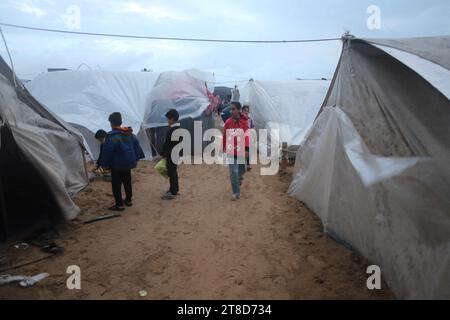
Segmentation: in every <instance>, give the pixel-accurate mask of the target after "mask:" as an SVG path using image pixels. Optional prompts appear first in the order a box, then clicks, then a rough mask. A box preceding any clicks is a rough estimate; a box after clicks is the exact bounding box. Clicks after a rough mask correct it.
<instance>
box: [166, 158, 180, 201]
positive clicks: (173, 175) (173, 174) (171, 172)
mask: <svg viewBox="0 0 450 320" xmlns="http://www.w3.org/2000/svg"><path fill="white" fill-rule="evenodd" d="M167 175H168V176H169V181H170V190H169V191H170V193H171V194H173V195H174V196H176V195H177V194H178V191H179V188H178V172H177V165H176V164H175V163H173V162H172V161H171V160H168V161H167Z"/></svg>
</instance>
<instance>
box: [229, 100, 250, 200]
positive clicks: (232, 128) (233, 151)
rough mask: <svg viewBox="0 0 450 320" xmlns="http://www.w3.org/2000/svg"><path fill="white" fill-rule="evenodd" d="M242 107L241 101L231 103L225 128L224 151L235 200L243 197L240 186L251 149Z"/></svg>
mask: <svg viewBox="0 0 450 320" xmlns="http://www.w3.org/2000/svg"><path fill="white" fill-rule="evenodd" d="M241 109H242V107H241V104H240V103H239V102H232V103H231V118H229V119H228V120H227V121H226V122H225V126H224V129H223V152H224V154H225V155H226V159H227V163H228V166H229V172H230V181H231V188H232V190H233V195H232V200H233V201H236V200H238V199H239V198H240V197H241V190H240V186H241V184H242V181H243V180H244V173H245V158H246V157H247V156H248V151H249V139H248V135H247V131H248V121H247V119H246V118H245V117H244V116H243V115H242V114H241Z"/></svg>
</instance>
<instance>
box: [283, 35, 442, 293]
mask: <svg viewBox="0 0 450 320" xmlns="http://www.w3.org/2000/svg"><path fill="white" fill-rule="evenodd" d="M441 40H442V39H440V38H439V39H436V41H441ZM430 41H431V42H432V40H428V41H427V42H430ZM432 56H434V57H436V55H432ZM416 59H423V58H422V57H416ZM423 65H426V64H421V66H423ZM433 68H434V67H433ZM422 71H423V69H422ZM425 71H427V70H425ZM427 74H429V75H430V74H432V72H427ZM433 82H434V81H433V79H431V81H430V80H427V79H425V78H424V77H422V76H421V75H419V73H418V72H416V71H415V70H414V69H411V68H410V67H408V66H406V65H405V64H404V63H402V61H401V60H400V59H396V58H395V56H394V55H390V54H388V53H387V52H386V51H384V50H380V48H378V47H377V46H376V45H373V44H370V43H368V42H366V41H364V40H360V39H345V40H344V46H343V52H342V56H341V59H340V62H339V66H338V69H337V71H336V74H335V77H334V79H333V83H332V85H331V87H330V92H329V93H328V95H327V98H326V100H325V103H324V105H325V106H339V107H324V108H323V109H322V112H321V114H320V116H319V117H318V118H317V120H316V121H315V123H314V125H313V126H312V128H311V129H310V131H309V132H308V134H307V135H306V137H305V140H304V141H303V143H302V145H301V147H300V149H299V151H298V153H297V160H296V173H295V175H294V179H293V181H292V184H291V186H290V188H289V194H290V195H292V196H294V197H296V198H298V199H299V200H301V201H303V202H305V203H306V204H307V205H308V207H309V208H311V209H312V210H313V211H314V212H315V213H316V214H317V215H318V216H319V217H320V218H321V220H322V222H323V225H324V228H325V231H326V232H327V233H329V234H330V235H331V236H333V237H334V238H335V239H337V240H338V241H341V242H343V243H345V244H347V245H348V246H350V247H352V248H354V249H355V250H356V251H358V252H359V253H361V254H362V255H364V256H365V257H367V258H368V259H369V260H370V261H371V262H372V263H374V264H377V265H379V266H380V267H381V270H382V275H383V276H384V279H385V280H386V282H387V283H388V285H389V286H390V288H391V289H392V291H393V293H394V294H395V295H396V296H397V297H398V298H406V299H449V298H450V285H449V284H450V199H449V197H448V195H449V194H450V168H449V166H448V164H449V163H450V140H449V139H450V126H449V124H450V101H449V100H448V98H447V97H446V96H445V94H443V93H442V92H440V91H439V90H437V88H436V86H435V85H433Z"/></svg>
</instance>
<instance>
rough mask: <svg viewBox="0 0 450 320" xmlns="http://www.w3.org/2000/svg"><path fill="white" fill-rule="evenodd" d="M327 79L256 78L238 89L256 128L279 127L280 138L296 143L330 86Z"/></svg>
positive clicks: (314, 115) (306, 128)
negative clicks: (267, 79)
mask: <svg viewBox="0 0 450 320" xmlns="http://www.w3.org/2000/svg"><path fill="white" fill-rule="evenodd" d="M329 85H330V81H328V80H296V81H256V80H250V81H249V82H248V83H247V84H246V85H245V86H243V87H242V88H240V93H241V99H240V101H241V103H243V104H249V105H250V113H251V114H252V116H253V119H254V121H255V126H256V128H257V129H264V128H266V129H275V128H277V129H279V130H280V140H281V141H282V142H287V143H288V145H299V144H300V143H301V141H302V139H303V137H304V136H305V134H306V132H307V130H308V129H309V128H310V126H311V125H312V123H313V122H314V118H315V117H316V115H317V112H318V111H319V109H320V107H321V106H322V103H323V100H324V98H325V95H326V93H327V90H328V88H329Z"/></svg>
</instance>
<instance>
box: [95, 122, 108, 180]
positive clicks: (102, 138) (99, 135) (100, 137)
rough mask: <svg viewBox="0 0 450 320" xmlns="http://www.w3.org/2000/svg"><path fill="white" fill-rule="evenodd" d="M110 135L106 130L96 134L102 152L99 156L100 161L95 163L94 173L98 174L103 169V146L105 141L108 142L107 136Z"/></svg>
mask: <svg viewBox="0 0 450 320" xmlns="http://www.w3.org/2000/svg"><path fill="white" fill-rule="evenodd" d="M107 134H108V133H107V132H106V131H105V130H102V129H100V130H98V131H97V132H96V133H95V139H96V140H97V141H98V142H99V143H100V152H99V154H98V159H97V161H96V163H95V169H94V172H96V171H97V170H99V169H100V168H101V167H102V157H103V146H104V144H105V140H106V135H107Z"/></svg>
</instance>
